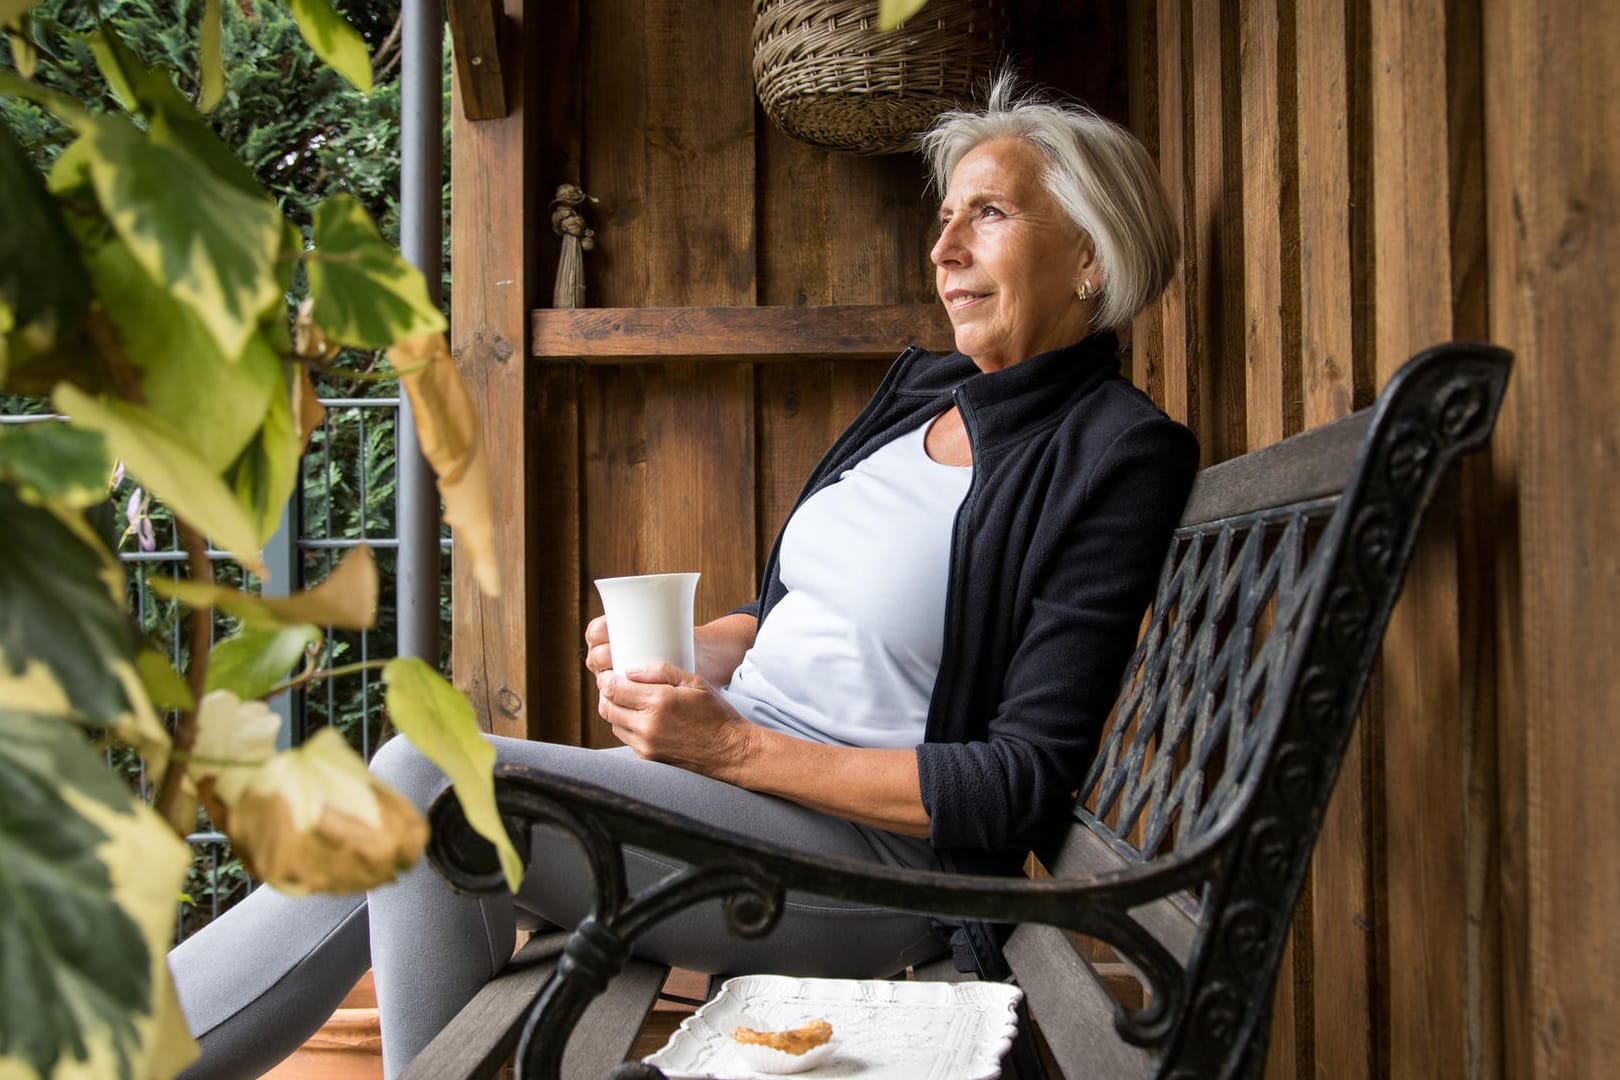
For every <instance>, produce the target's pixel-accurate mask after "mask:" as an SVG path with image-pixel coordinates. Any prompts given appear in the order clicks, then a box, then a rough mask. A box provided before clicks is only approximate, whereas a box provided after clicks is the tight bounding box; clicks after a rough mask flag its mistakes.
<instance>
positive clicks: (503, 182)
mask: <svg viewBox="0 0 1620 1080" xmlns="http://www.w3.org/2000/svg"><path fill="white" fill-rule="evenodd" d="M507 15H508V17H509V19H510V20H512V21H511V22H509V24H508V30H509V31H510V36H511V38H512V47H513V53H514V54H515V56H514V63H513V64H512V66H511V67H510V69H509V71H510V75H509V79H510V82H509V84H508V87H507V89H508V100H509V101H510V102H512V103H513V109H512V111H511V113H510V114H509V115H507V116H506V117H504V118H502V119H499V120H486V121H479V122H473V121H469V120H467V119H466V118H465V117H464V116H463V114H462V110H461V108H460V99H459V97H455V96H453V97H452V101H451V110H452V120H451V123H452V144H451V158H450V169H451V181H452V190H453V193H454V194H453V201H452V204H451V212H452V214H453V215H454V218H455V222H456V228H455V229H454V230H453V231H452V234H451V259H452V264H453V265H454V266H455V267H456V268H457V272H456V274H455V275H454V277H453V278H452V285H451V310H452V315H453V322H452V325H451V331H450V347H451V350H452V352H453V353H454V355H455V357H456V362H457V366H458V367H459V368H460V370H461V373H462V376H463V378H464V379H465V380H466V382H467V388H468V391H469V393H470V394H471V396H472V400H473V405H474V407H475V408H476V409H477V411H478V415H479V417H480V419H481V421H482V431H483V438H484V446H485V450H486V451H487V452H488V453H489V454H490V457H491V460H492V461H494V462H497V463H501V464H503V465H508V466H509V467H504V468H503V467H497V468H493V469H491V470H490V481H491V496H492V498H493V503H494V508H495V514H496V520H495V537H494V543H495V559H496V563H497V566H498V568H499V571H500V578H501V588H502V595H501V596H499V597H485V596H483V595H482V594H481V593H480V592H479V591H478V587H477V585H476V584H475V583H474V581H473V578H472V574H471V570H470V568H469V567H468V566H467V564H466V560H464V559H463V558H461V557H460V552H459V551H456V552H453V553H452V557H451V576H452V597H453V602H454V604H455V611H456V620H455V625H454V628H453V630H452V637H451V658H452V665H453V670H454V677H455V681H456V685H457V686H459V687H460V688H461V689H462V690H464V691H466V693H467V695H468V697H469V698H470V699H471V700H472V702H473V707H474V709H475V710H476V711H477V713H478V718H479V723H480V724H481V725H482V726H483V727H484V728H485V729H486V730H490V731H494V732H497V733H499V734H503V735H514V736H519V737H522V736H525V735H527V734H528V732H529V725H530V723H531V713H532V707H533V705H534V703H533V702H531V693H532V692H534V691H535V690H536V689H538V688H537V687H536V686H534V685H532V680H531V677H530V671H529V657H528V653H527V650H526V648H525V644H524V643H525V642H526V641H527V639H528V637H529V634H530V631H531V630H532V629H533V627H534V622H535V619H536V617H537V615H538V610H537V606H536V602H535V595H534V594H535V579H534V578H532V577H531V576H530V573H529V566H530V562H531V558H532V556H533V553H534V548H535V541H536V538H535V535H534V534H533V532H532V531H531V529H532V524H533V523H532V521H531V518H530V512H529V507H530V502H529V499H530V495H531V477H530V474H529V472H528V470H527V469H526V468H525V462H524V461H523V460H522V459H521V455H520V456H519V460H517V461H510V459H509V457H508V456H507V455H506V454H504V453H503V450H504V448H507V447H514V446H517V447H521V446H525V445H526V443H527V433H528V431H529V430H530V429H529V422H530V421H529V416H528V413H527V410H526V405H527V404H528V401H529V398H530V396H531V394H532V393H533V388H532V387H530V386H529V385H528V383H527V380H526V371H525V365H524V362H523V361H524V352H525V350H524V343H525V342H526V341H527V340H528V338H527V334H526V327H527V325H528V309H529V306H530V304H531V303H532V300H533V297H534V296H535V295H536V292H537V290H536V283H535V280H534V266H535V260H534V258H533V253H532V251H531V249H530V245H529V238H528V237H527V235H526V233H525V229H524V222H525V220H526V218H527V217H528V215H529V213H530V212H531V208H532V202H531V201H530V199H529V198H528V194H527V189H528V185H529V184H531V183H534V182H535V177H534V171H535V170H534V159H533V155H532V154H531V152H530V149H529V147H530V146H531V141H530V140H529V139H527V138H525V128H526V125H527V124H530V123H532V122H533V115H534V111H533V107H532V102H530V101H529V100H527V99H526V95H528V96H532V88H530V89H528V90H526V88H525V81H524V72H523V63H522V61H523V59H524V57H526V56H527V55H530V54H532V52H533V50H534V40H535V39H534V36H533V34H532V33H525V32H524V29H523V24H522V17H521V16H522V4H521V0H511V2H510V3H509V4H508V5H507ZM531 29H532V28H531ZM562 415H563V418H564V422H566V416H567V410H566V409H564V410H562ZM557 479H559V478H557V477H554V476H548V477H545V478H541V479H540V484H539V486H541V487H543V488H544V489H545V490H546V491H547V492H554V491H555V490H556V489H555V486H554V484H555V481H556V480H557ZM560 479H561V480H562V482H563V483H564V484H565V485H566V482H567V478H566V476H564V477H562V478H560Z"/></svg>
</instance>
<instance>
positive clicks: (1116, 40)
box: [453, 0, 1127, 745]
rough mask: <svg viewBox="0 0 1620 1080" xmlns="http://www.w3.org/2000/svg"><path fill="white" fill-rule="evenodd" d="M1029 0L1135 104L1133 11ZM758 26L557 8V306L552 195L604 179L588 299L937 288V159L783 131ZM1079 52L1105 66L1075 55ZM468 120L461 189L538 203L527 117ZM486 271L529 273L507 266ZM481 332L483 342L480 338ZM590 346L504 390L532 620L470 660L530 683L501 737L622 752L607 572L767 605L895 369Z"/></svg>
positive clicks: (551, 51) (831, 294)
mask: <svg viewBox="0 0 1620 1080" xmlns="http://www.w3.org/2000/svg"><path fill="white" fill-rule="evenodd" d="M1009 7H1010V8H1011V9H1013V16H1014V17H1013V34H1014V40H1013V51H1014V54H1015V55H1019V56H1027V57H1028V58H1029V59H1028V61H1027V62H1026V63H1025V65H1024V66H1025V67H1027V68H1028V70H1029V74H1031V76H1032V77H1034V78H1036V79H1039V80H1043V81H1046V82H1048V83H1051V84H1055V85H1058V86H1060V87H1061V88H1062V89H1064V90H1065V91H1066V92H1068V93H1070V94H1073V95H1076V96H1079V97H1083V98H1085V99H1087V100H1089V101H1091V102H1092V103H1093V104H1094V105H1095V106H1096V107H1097V108H1099V110H1101V111H1103V112H1106V113H1109V114H1111V115H1115V116H1118V117H1119V118H1120V119H1121V120H1124V119H1125V116H1124V110H1125V107H1126V103H1127V95H1126V92H1125V85H1124V78H1125V71H1126V64H1125V59H1124V55H1123V52H1122V50H1121V49H1120V47H1119V45H1120V43H1121V41H1122V38H1123V12H1124V6H1123V4H1120V3H1110V4H1101V5H1095V6H1094V7H1086V9H1085V10H1083V11H1078V12H1061V11H1060V12H1052V11H1049V10H1046V7H1049V5H1046V6H1043V5H1041V4H1039V3H1038V2H1036V0H1014V2H1012V3H1010V4H1009ZM752 22H753V20H752V15H751V12H750V10H749V6H748V5H746V4H741V3H736V4H721V5H692V4H688V3H683V2H682V0H596V2H592V3H588V4H587V3H581V2H578V0H575V2H573V3H567V2H565V3H558V4H548V5H545V15H544V21H543V24H542V25H541V26H540V27H539V28H538V29H537V30H533V33H534V34H535V35H536V37H535V39H534V40H533V41H532V42H530V43H529V44H528V45H527V48H528V55H530V56H533V57H534V58H535V60H534V62H533V63H531V64H529V65H527V67H528V70H529V71H531V72H532V73H534V77H536V78H538V79H539V80H540V81H541V82H542V83H543V86H542V87H541V89H540V91H539V95H540V96H539V99H538V100H536V99H535V97H534V96H533V95H532V93H531V97H530V99H529V102H528V107H529V110H530V114H531V121H530V125H531V128H532V129H533V131H532V133H531V136H530V137H531V139H532V140H533V141H532V142H531V143H530V144H528V147H527V151H526V152H527V154H528V156H529V165H528V167H527V169H526V170H525V171H524V172H523V173H522V174H521V175H522V176H523V177H524V183H523V188H524V189H525V190H528V191H529V192H530V194H531V209H530V216H529V217H528V219H527V220H528V223H529V224H528V228H527V230H526V231H527V237H526V246H527V248H528V249H529V250H530V251H532V252H534V253H536V255H537V258H538V261H539V266H538V268H537V269H536V270H535V272H534V273H533V275H532V278H531V279H529V280H528V281H527V282H526V284H527V285H528V287H529V293H530V296H531V302H532V303H533V304H536V305H544V304H549V296H550V282H551V279H552V267H553V266H554V261H555V259H556V250H557V249H556V244H555V241H554V239H553V238H552V237H551V236H550V232H549V227H548V219H547V215H546V214H545V213H544V212H543V211H541V210H539V209H537V208H536V206H535V205H534V203H536V202H538V203H540V204H543V202H544V200H545V199H548V198H549V197H550V194H551V192H552V191H553V189H554V188H555V186H556V184H558V183H560V182H563V181H576V182H579V183H581V184H582V186H583V187H584V188H585V190H586V191H587V192H588V193H589V194H591V195H592V196H594V197H595V198H596V199H597V200H598V202H596V203H595V204H593V205H592V206H590V207H589V208H588V210H587V216H588V218H589V220H590V222H591V224H592V225H593V227H594V228H595V230H596V234H597V235H596V249H595V250H594V251H592V252H589V253H588V254H587V255H586V256H585V264H586V278H587V300H586V303H587V305H589V306H593V307H689V306H715V307H725V306H749V305H772V306H777V305H786V306H791V305H802V304H905V303H917V302H929V301H931V300H932V299H933V275H932V269H931V267H930V265H929V263H928V248H929V246H930V244H931V242H932V233H933V221H934V216H935V215H934V207H935V201H934V197H933V196H932V195H930V194H929V193H928V192H927V191H926V187H925V177H924V176H923V165H922V162H921V159H920V157H918V156H917V155H915V154H900V155H891V156H884V157H853V156H850V155H845V154H838V153H831V152H828V151H826V150H822V149H818V148H815V147H811V146H807V145H804V144H801V143H798V142H796V141H794V140H791V139H789V138H787V137H786V136H784V135H782V134H781V133H780V132H779V131H777V130H776V129H775V128H774V127H773V126H772V125H771V124H770V123H769V121H768V120H767V119H766V118H765V117H764V116H763V115H762V114H760V113H758V111H757V107H756V104H755V99H754V95H753V82H752V74H751V68H750V63H751V58H752V45H751V41H750V31H751V28H752ZM1030 42H1040V43H1042V45H1043V48H1042V49H1040V50H1033V49H1030V48H1028V47H1027V44H1028V43H1030ZM511 43H512V42H511V40H510V39H509V41H508V44H509V45H510V44H511ZM1077 55H1086V56H1087V57H1088V58H1089V62H1088V63H1085V64H1079V65H1077V64H1075V63H1074V62H1073V58H1074V57H1075V56H1077ZM505 59H506V62H507V66H508V67H509V68H516V69H517V70H519V71H522V70H523V69H524V65H523V64H522V63H520V62H514V60H513V58H512V57H510V56H508V57H506V58H505ZM509 96H513V97H515V98H516V100H519V101H521V100H522V99H521V97H520V96H517V95H509ZM457 123H458V127H457V129H456V135H457V140H458V141H457V142H456V143H455V144H454V153H453V156H454V158H455V161H456V163H457V164H456V167H457V168H458V169H459V170H460V171H458V172H457V174H456V175H457V176H458V177H465V180H458V181H457V183H463V184H464V185H465V187H466V189H467V191H468V192H471V193H472V194H463V192H462V191H461V190H460V189H458V190H457V199H458V200H459V202H458V203H457V205H459V206H462V207H463V208H466V207H468V206H472V207H477V206H478V205H480V203H479V201H478V200H483V201H489V200H491V199H497V198H503V199H504V200H505V203H506V204H508V205H512V206H515V205H517V204H518V203H519V202H521V198H520V196H519V195H518V194H517V189H515V188H514V187H513V186H512V185H511V184H510V183H508V182H507V179H508V178H507V177H506V176H505V174H504V173H503V172H502V167H501V162H500V161H499V160H496V159H494V158H493V157H492V156H491V155H490V153H488V152H483V153H482V156H480V152H479V150H478V148H479V147H480V146H486V145H487V144H488V143H489V141H490V140H491V139H492V138H493V131H494V130H495V128H493V127H491V126H490V125H494V124H504V125H506V127H507V128H508V129H511V130H517V128H519V127H521V124H522V121H521V120H519V119H515V118H509V119H508V120H506V121H499V122H497V121H486V122H480V123H478V124H471V123H468V122H467V121H465V120H461V119H460V118H459V117H458V120H457ZM534 193H539V197H538V200H535V199H533V198H532V196H533V195H534ZM453 209H454V208H453ZM474 212H476V210H475V211H474ZM457 220H458V222H459V221H460V220H462V219H459V218H458V219H457ZM473 220H475V221H477V220H479V219H476V218H475V219H473ZM501 220H505V219H501ZM475 227H476V226H475ZM457 235H458V236H464V235H465V234H464V233H463V232H461V231H460V230H459V229H458V232H457ZM515 235H516V233H513V232H508V233H507V235H506V236H505V237H504V238H499V237H493V236H488V235H484V236H483V237H482V239H480V238H479V237H478V236H474V237H470V238H466V239H465V243H466V247H465V248H464V249H461V250H463V252H464V254H463V256H462V264H464V265H465V264H471V263H474V262H476V261H477V259H478V258H479V257H480V252H481V250H490V251H495V252H499V251H500V250H501V247H502V244H503V243H504V244H515V243H516V242H517V241H516V240H515V239H513V237H514V236H515ZM481 244H482V245H484V248H483V249H481V248H480V245H481ZM548 260H549V261H548ZM509 262H510V260H503V261H502V262H501V263H500V264H498V265H507V264H508V263H509ZM480 277H481V278H488V279H490V280H491V281H495V280H507V279H508V277H509V275H506V274H505V272H504V271H502V272H501V273H499V274H497V273H496V272H495V270H494V269H493V268H491V270H490V271H488V272H485V273H483V274H481V275H480ZM456 280H457V281H459V280H460V279H459V278H457V279H456ZM489 287H490V288H493V286H489ZM459 295H460V294H459V293H458V294H457V296H458V297H459ZM469 297H470V300H469V304H470V305H471V304H477V303H480V302H482V293H481V292H480V291H478V289H477V288H474V289H472V290H471V291H470V292H469ZM453 299H454V298H453ZM457 303H459V299H457ZM457 311H458V317H459V315H460V311H459V308H458V309H457ZM458 325H459V324H458ZM472 325H473V324H472V323H469V324H468V328H467V329H464V330H460V331H458V333H459V334H460V336H461V337H464V338H471V337H472V336H473V330H472ZM566 359H567V358H551V359H549V360H548V361H542V362H534V361H531V362H530V364H529V370H528V372H527V375H526V379H525V384H524V391H525V394H526V395H527V396H526V397H519V398H513V397H510V396H503V395H505V393H506V389H510V388H509V387H508V388H505V389H503V388H501V387H498V386H491V387H490V388H489V390H488V392H487V393H485V394H484V395H483V397H482V399H481V404H482V406H483V407H484V408H485V409H486V410H487V413H488V415H490V416H492V417H493V418H494V420H493V424H492V427H493V429H494V432H495V435H494V436H493V438H492V451H493V452H494V454H495V455H496V460H497V461H500V462H502V463H503V466H504V467H505V468H506V470H507V471H505V472H503V489H502V493H503V497H504V498H506V499H509V500H512V501H522V500H524V499H526V500H527V512H526V513H525V514H524V515H523V516H522V521H523V523H525V525H526V529H527V532H526V534H525V535H521V536H520V535H519V534H517V533H514V534H513V535H512V538H511V544H510V551H509V552H508V557H509V560H510V563H509V564H510V565H511V567H512V572H513V574H514V575H515V576H516V577H517V579H518V588H520V589H523V590H525V591H524V593H523V596H522V599H521V605H522V606H523V607H524V609H525V610H526V612H527V614H526V616H525V617H523V618H521V619H516V618H515V617H511V616H509V617H508V619H507V624H506V625H503V627H502V630H503V632H502V633H499V634H497V633H492V632H489V631H488V630H483V629H478V628H477V624H475V623H473V622H467V623H466V628H465V630H463V631H458V637H457V643H458V655H461V656H467V657H469V658H470V657H472V656H478V657H480V659H479V660H471V659H469V660H467V661H464V662H462V663H460V664H458V667H457V670H458V672H463V671H464V672H465V677H464V678H463V683H464V685H467V686H469V687H471V688H473V689H475V690H480V691H481V690H482V688H483V687H484V686H485V685H487V684H490V683H498V684H499V685H501V686H508V685H509V684H515V683H517V682H518V681H520V680H521V681H522V682H523V686H524V688H523V689H521V690H513V691H512V692H511V693H509V694H507V696H506V697H505V698H502V697H501V696H500V694H499V692H498V689H497V690H496V691H493V692H481V693H480V694H479V695H477V696H478V698H479V701H480V711H481V715H483V716H485V717H488V718H490V721H489V722H491V723H492V724H493V725H494V726H497V727H499V728H500V730H506V731H514V732H526V733H527V734H529V735H530V736H532V737H537V738H546V739H550V740H554V741H559V742H569V743H580V744H584V745H613V743H614V740H613V739H612V736H611V733H609V732H608V731H607V730H606V728H605V726H604V725H602V724H601V722H600V721H599V720H598V719H597V718H596V716H595V715H594V708H595V694H594V691H593V690H591V689H590V688H589V687H585V686H582V680H581V664H580V653H581V647H580V629H581V627H582V626H583V625H584V622H585V621H586V620H588V619H589V618H591V617H592V616H594V615H595V614H597V613H598V612H599V611H600V607H599V601H598V599H597V597H596V594H595V590H594V589H593V588H592V587H591V585H590V582H591V581H592V580H593V579H594V578H598V577H606V576H612V575H618V574H630V573H648V572H655V571H664V570H674V569H698V570H701V571H702V573H703V578H702V581H701V582H700V585H699V588H698V602H697V607H698V611H697V614H698V618H699V619H700V620H702V619H707V618H712V617H714V616H717V615H719V614H722V613H724V612H725V611H727V610H729V609H730V608H731V607H733V606H735V605H736V604H738V603H741V602H743V601H745V600H747V599H750V598H752V596H753V595H754V593H755V592H756V591H757V586H758V575H759V572H760V569H761V567H762V566H763V563H764V561H765V557H766V555H767V554H768V551H769V548H770V544H771V541H772V539H773V538H774V536H775V533H776V530H777V529H778V528H779V526H780V524H781V522H782V521H783V520H784V519H785V517H786V514H787V511H788V508H789V507H790V506H791V504H792V502H793V499H794V498H795V497H796V495H797V494H798V491H799V487H800V485H801V483H802V481H803V478H804V476H805V475H806V473H807V472H808V471H809V468H810V466H811V465H812V464H813V463H814V462H815V461H816V460H817V459H818V458H819V457H820V455H821V453H822V451H823V450H824V449H825V448H826V447H827V445H828V444H830V443H831V441H832V439H833V437H834V436H835V435H836V434H837V432H838V431H839V430H840V429H841V428H842V427H843V426H844V424H846V423H847V422H848V421H849V420H850V419H851V418H852V417H853V416H854V415H855V413H856V411H858V409H859V408H860V406H861V405H862V404H863V403H864V402H865V400H866V398H867V397H868V396H869V394H870V393H871V391H872V389H873V388H875V386H876V385H877V382H878V380H879V379H880V378H881V377H882V374H883V371H884V369H885V367H886V363H885V362H883V361H848V360H846V361H838V362H831V361H816V362H810V361H795V362H773V363H758V364H752V363H741V362H740V363H737V364H724V363H718V364H717V363H704V364H693V363H657V364H649V363H636V362H626V363H623V364H620V365H616V366H614V365H610V366H600V365H590V366H583V367H582V366H579V365H570V364H568V363H566ZM558 360H562V361H564V362H562V363H558V362H557V361H558ZM525 418H526V419H525ZM525 425H526V426H525ZM515 426H520V427H523V430H524V435H523V442H522V445H524V446H526V448H527V449H526V452H525V453H524V454H523V455H521V457H522V460H514V459H513V454H514V448H515V447H516V446H517V445H518V439H517V438H516V436H515V435H508V434H507V433H506V432H507V431H508V430H513V429H514V427H515ZM525 485H527V486H525ZM474 603H476V602H474ZM514 603H516V602H514ZM490 607H491V609H492V610H501V611H508V610H509V609H508V608H507V607H506V606H504V605H490ZM458 618H459V617H458ZM483 621H484V622H489V621H490V620H489V619H487V618H486V619H484V620H483ZM519 622H522V624H523V625H522V626H521V627H519V625H518V623H519ZM458 625H460V623H459V622H458ZM496 671H499V672H501V673H502V676H501V677H499V678H497V677H495V675H494V673H495V672H496ZM539 688H544V689H543V691H542V690H540V689H539ZM531 698H534V699H535V700H536V701H541V700H543V704H544V707H543V708H539V707H536V706H535V704H533V703H531V701H530V699H531ZM503 702H504V705H503V704H502V703H503Z"/></svg>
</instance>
